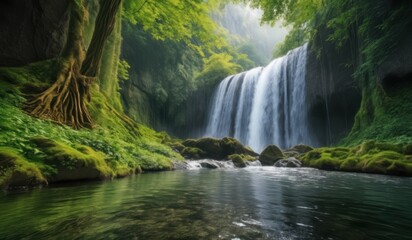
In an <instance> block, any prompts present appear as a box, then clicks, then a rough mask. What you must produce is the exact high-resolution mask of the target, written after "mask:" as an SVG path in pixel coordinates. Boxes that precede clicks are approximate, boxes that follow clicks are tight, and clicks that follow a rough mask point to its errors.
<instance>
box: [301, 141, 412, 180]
mask: <svg viewBox="0 0 412 240" xmlns="http://www.w3.org/2000/svg"><path fill="white" fill-rule="evenodd" d="M405 153H406V151H405V144H391V143H376V142H374V141H366V142H364V143H362V144H360V145H358V146H355V147H353V148H342V147H337V148H318V149H314V150H312V151H310V152H308V153H306V154H304V155H303V156H301V157H300V159H301V160H302V162H303V164H304V166H306V167H314V168H319V169H324V170H338V171H350V172H364V173H378V174H390V175H402V176H412V161H410V158H409V155H405Z"/></svg>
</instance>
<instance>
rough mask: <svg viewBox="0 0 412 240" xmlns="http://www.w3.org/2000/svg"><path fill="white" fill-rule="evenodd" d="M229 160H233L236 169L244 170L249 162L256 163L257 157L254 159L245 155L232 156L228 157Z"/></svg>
mask: <svg viewBox="0 0 412 240" xmlns="http://www.w3.org/2000/svg"><path fill="white" fill-rule="evenodd" d="M228 159H230V160H232V162H233V164H234V165H235V167H238V168H244V167H246V166H247V162H248V161H254V160H256V157H252V156H249V155H244V154H232V155H230V156H228Z"/></svg>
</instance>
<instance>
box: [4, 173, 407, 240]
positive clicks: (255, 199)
mask: <svg viewBox="0 0 412 240" xmlns="http://www.w3.org/2000/svg"><path fill="white" fill-rule="evenodd" d="M411 226H412V178H400V177H391V176H382V175H371V174H356V173H342V172H327V171H320V170H316V169H309V168H300V169H286V168H274V167H248V168H245V169H218V170H187V171H174V172H159V173H148V174H142V175H137V176H132V177H128V178H124V179H118V180H113V181H106V182H88V183H81V184H69V185H58V186H52V187H47V188H43V189H35V190H31V191H26V192H4V193H0V239H233V240H238V239H285V240H287V239H351V240H353V239H396V240H400V239H410V237H412V227H411Z"/></svg>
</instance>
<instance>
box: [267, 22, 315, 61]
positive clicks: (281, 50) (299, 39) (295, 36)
mask: <svg viewBox="0 0 412 240" xmlns="http://www.w3.org/2000/svg"><path fill="white" fill-rule="evenodd" d="M307 39H308V36H307V32H306V31H305V30H304V29H302V28H293V29H292V30H291V31H290V32H289V34H288V35H287V36H286V38H285V40H284V41H283V42H281V43H279V44H278V45H276V47H275V49H274V52H273V56H274V57H281V56H283V55H286V54H287V53H288V52H289V51H290V50H291V49H294V48H297V47H300V46H302V45H303V44H304V43H305V42H306V41H307Z"/></svg>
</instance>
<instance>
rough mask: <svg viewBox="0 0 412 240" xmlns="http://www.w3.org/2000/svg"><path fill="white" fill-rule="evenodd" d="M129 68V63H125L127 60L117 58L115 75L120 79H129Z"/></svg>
mask: <svg viewBox="0 0 412 240" xmlns="http://www.w3.org/2000/svg"><path fill="white" fill-rule="evenodd" d="M129 69H130V65H129V63H127V61H126V60H124V59H119V61H118V71H117V77H118V78H119V79H120V80H122V81H127V80H129Z"/></svg>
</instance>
